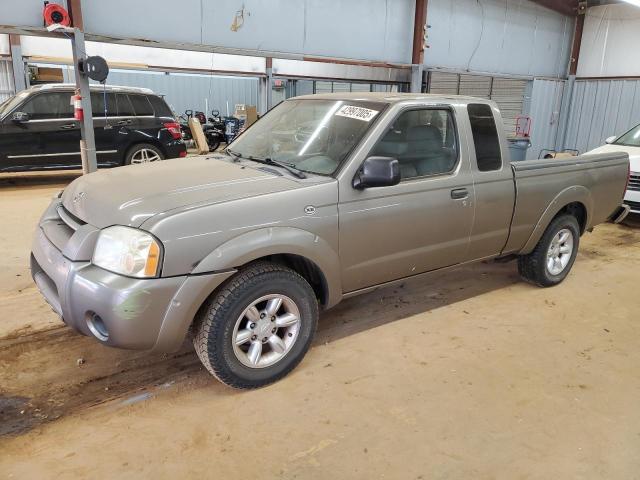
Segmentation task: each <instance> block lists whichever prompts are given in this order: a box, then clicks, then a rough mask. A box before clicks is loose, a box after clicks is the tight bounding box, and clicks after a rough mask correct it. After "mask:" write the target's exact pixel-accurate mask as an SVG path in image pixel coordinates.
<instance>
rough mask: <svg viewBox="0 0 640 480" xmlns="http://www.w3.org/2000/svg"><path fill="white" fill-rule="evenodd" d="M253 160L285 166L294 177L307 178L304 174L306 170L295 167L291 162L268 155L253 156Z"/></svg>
mask: <svg viewBox="0 0 640 480" xmlns="http://www.w3.org/2000/svg"><path fill="white" fill-rule="evenodd" d="M251 160H256V161H258V162H264V163H266V164H267V165H276V166H277V167H281V168H284V169H285V170H286V171H287V172H289V173H290V174H291V175H293V176H294V177H298V178H307V176H306V175H305V174H304V172H303V171H302V170H300V169H299V168H296V167H294V166H293V165H291V164H290V163H283V162H279V161H278V160H274V159H272V158H268V157H267V158H264V159H258V158H252V159H251Z"/></svg>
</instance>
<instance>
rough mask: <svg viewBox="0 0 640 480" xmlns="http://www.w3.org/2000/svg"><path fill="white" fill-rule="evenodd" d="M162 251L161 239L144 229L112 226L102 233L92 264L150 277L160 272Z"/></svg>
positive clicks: (112, 270)
mask: <svg viewBox="0 0 640 480" xmlns="http://www.w3.org/2000/svg"><path fill="white" fill-rule="evenodd" d="M160 252H161V246H160V242H158V241H157V240H156V239H155V238H153V236H151V235H150V234H148V233H146V232H143V231H142V230H138V229H135V228H129V227H120V226H115V227H108V228H105V229H104V230H102V231H101V232H100V236H99V237H98V243H97V244H96V248H95V250H94V252H93V259H92V263H93V264H94V265H96V266H98V267H101V268H104V269H105V270H109V271H110V272H114V273H119V274H121V275H127V276H129V277H137V278H149V277H155V276H157V275H158V271H159V270H160Z"/></svg>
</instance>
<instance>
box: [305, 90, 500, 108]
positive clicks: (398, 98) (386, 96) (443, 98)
mask: <svg viewBox="0 0 640 480" xmlns="http://www.w3.org/2000/svg"><path fill="white" fill-rule="evenodd" d="M294 98H295V99H316V100H352V101H353V100H361V101H365V102H384V103H398V102H407V101H412V100H413V101H415V100H418V101H424V102H429V103H454V102H455V103H462V104H468V103H488V104H491V105H495V102H493V101H491V100H487V99H486V98H478V97H469V96H465V95H438V94H432V93H400V92H340V93H316V94H314V95H300V96H299V97H294Z"/></svg>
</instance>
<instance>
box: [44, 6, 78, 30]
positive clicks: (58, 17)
mask: <svg viewBox="0 0 640 480" xmlns="http://www.w3.org/2000/svg"><path fill="white" fill-rule="evenodd" d="M42 15H43V17H44V24H45V26H47V27H48V26H49V25H52V24H54V23H59V24H60V25H64V26H65V27H68V26H69V25H71V18H70V17H69V13H68V12H67V11H66V10H65V9H64V8H62V7H61V6H60V5H57V4H55V3H47V2H45V5H44V10H43V12H42Z"/></svg>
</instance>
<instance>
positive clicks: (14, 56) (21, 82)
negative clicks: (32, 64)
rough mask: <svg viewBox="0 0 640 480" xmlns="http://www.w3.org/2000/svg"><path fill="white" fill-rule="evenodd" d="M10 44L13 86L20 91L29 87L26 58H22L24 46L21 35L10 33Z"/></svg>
mask: <svg viewBox="0 0 640 480" xmlns="http://www.w3.org/2000/svg"><path fill="white" fill-rule="evenodd" d="M9 44H10V47H9V48H10V52H11V64H12V67H13V86H14V91H15V93H18V92H20V91H21V90H24V89H26V88H27V80H26V75H25V68H24V60H23V59H22V47H21V46H20V35H14V34H12V33H10V34H9Z"/></svg>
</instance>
